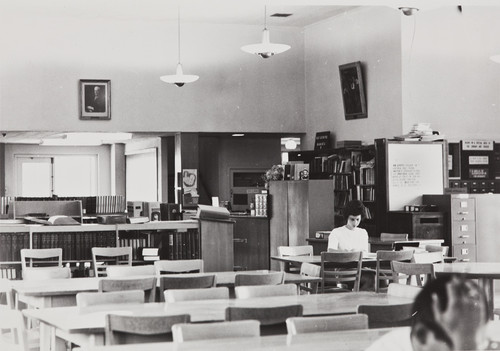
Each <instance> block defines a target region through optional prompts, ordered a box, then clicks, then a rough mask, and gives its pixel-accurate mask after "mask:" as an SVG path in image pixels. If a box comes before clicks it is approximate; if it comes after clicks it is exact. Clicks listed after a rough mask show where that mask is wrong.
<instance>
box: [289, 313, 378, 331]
mask: <svg viewBox="0 0 500 351" xmlns="http://www.w3.org/2000/svg"><path fill="white" fill-rule="evenodd" d="M286 327H287V330H288V334H290V335H297V334H305V333H317V332H327V331H337V330H355V329H368V316H367V315H366V314H353V315H338V316H321V317H292V318H288V319H287V320H286Z"/></svg>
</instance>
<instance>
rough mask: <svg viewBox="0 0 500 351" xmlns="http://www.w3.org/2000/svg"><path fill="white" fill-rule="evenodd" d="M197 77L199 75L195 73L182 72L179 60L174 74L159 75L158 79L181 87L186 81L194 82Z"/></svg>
mask: <svg viewBox="0 0 500 351" xmlns="http://www.w3.org/2000/svg"><path fill="white" fill-rule="evenodd" d="M198 78H200V77H198V76H196V75H192V74H184V73H183V72H182V65H181V64H180V62H179V63H178V64H177V69H176V71H175V74H171V75H166V76H161V77H160V79H161V80H162V81H164V82H165V83H170V84H175V85H177V86H178V87H182V86H183V85H184V84H186V83H192V82H196V81H197V80H198Z"/></svg>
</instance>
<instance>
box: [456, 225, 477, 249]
mask: <svg viewBox="0 0 500 351" xmlns="http://www.w3.org/2000/svg"><path fill="white" fill-rule="evenodd" d="M451 230H452V231H451V236H452V241H453V244H475V243H476V222H474V221H463V222H452V223H451Z"/></svg>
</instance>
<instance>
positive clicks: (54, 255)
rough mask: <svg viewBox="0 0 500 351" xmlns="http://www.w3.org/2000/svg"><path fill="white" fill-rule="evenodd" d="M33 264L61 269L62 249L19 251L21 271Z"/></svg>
mask: <svg viewBox="0 0 500 351" xmlns="http://www.w3.org/2000/svg"><path fill="white" fill-rule="evenodd" d="M34 264H39V265H43V266H55V267H62V249H61V248H54V249H21V266H22V270H23V271H24V270H25V269H26V268H28V267H33V265H34Z"/></svg>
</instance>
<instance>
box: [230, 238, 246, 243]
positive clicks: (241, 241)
mask: <svg viewBox="0 0 500 351" xmlns="http://www.w3.org/2000/svg"><path fill="white" fill-rule="evenodd" d="M233 242H234V243H243V244H247V243H248V240H247V239H246V238H245V239H233Z"/></svg>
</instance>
